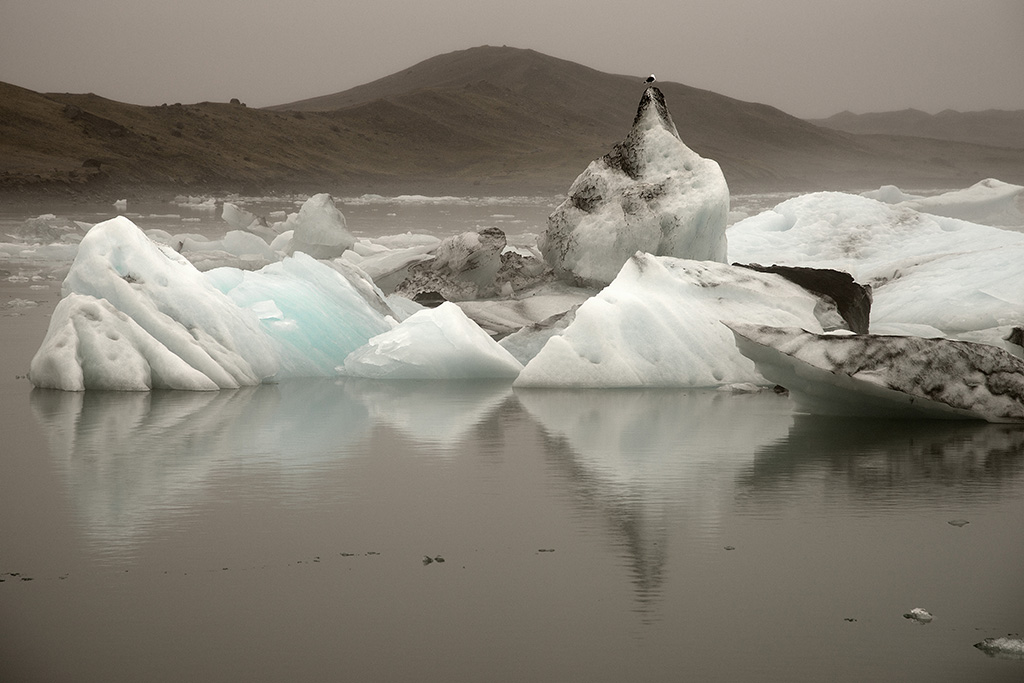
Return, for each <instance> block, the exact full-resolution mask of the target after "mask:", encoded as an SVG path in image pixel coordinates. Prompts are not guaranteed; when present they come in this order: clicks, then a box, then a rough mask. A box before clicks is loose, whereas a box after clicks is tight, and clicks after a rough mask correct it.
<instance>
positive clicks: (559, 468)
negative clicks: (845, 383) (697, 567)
mask: <svg viewBox="0 0 1024 683" xmlns="http://www.w3.org/2000/svg"><path fill="white" fill-rule="evenodd" d="M516 396H517V397H518V399H519V401H520V403H521V404H522V405H523V407H524V408H525V409H526V411H527V412H528V413H529V414H530V415H531V416H532V417H533V418H534V419H535V420H536V421H537V422H538V423H539V424H540V426H541V428H542V431H543V432H544V436H545V440H544V444H545V448H546V455H547V457H548V458H549V460H550V461H551V462H552V464H553V465H554V469H555V470H556V472H558V473H559V474H560V475H561V476H562V477H563V478H564V479H565V481H566V482H567V483H568V489H569V493H570V496H571V498H572V500H573V501H574V502H575V503H576V504H578V505H579V507H581V508H582V509H583V510H585V511H586V513H587V514H588V517H591V518H593V519H594V520H596V521H597V523H598V524H601V525H603V526H605V527H606V529H607V532H608V533H609V534H610V537H611V539H612V543H613V544H614V545H615V546H616V548H617V549H618V550H619V552H621V554H622V555H623V557H624V558H625V559H626V561H627V562H628V563H629V566H630V571H631V573H632V576H633V578H632V580H633V583H634V586H635V590H636V596H637V600H638V602H639V609H640V610H641V611H644V612H647V611H649V610H650V609H651V607H652V606H653V604H654V603H655V602H656V601H657V600H658V598H659V597H660V594H661V584H662V582H663V580H664V576H665V572H666V565H667V562H668V555H669V552H670V548H669V546H670V534H669V529H673V528H675V527H678V526H680V525H683V526H691V527H694V529H693V531H694V535H695V536H697V537H698V538H704V539H707V540H708V542H711V540H712V538H713V537H714V536H716V533H717V530H718V527H719V519H720V516H721V515H722V513H723V508H724V507H726V506H728V505H730V504H731V501H732V489H733V485H734V477H735V472H736V470H737V468H739V467H742V466H745V465H747V464H748V463H749V462H750V461H751V460H752V458H753V454H754V453H755V452H756V451H757V449H758V448H759V447H761V446H762V445H763V444H765V443H769V442H771V441H773V440H775V439H778V438H782V437H783V436H785V434H786V432H787V430H788V428H789V424H790V422H791V419H792V418H791V415H790V407H789V404H788V403H787V402H786V400H785V399H784V398H782V397H779V396H775V395H774V394H770V393H758V394H751V395H730V394H725V393H723V392H719V391H691V392H680V391H663V390H661V391H659V390H617V391H601V392H593V391H584V392H570V391H538V390H522V389H517V390H516ZM673 536H675V532H673ZM676 537H678V536H676ZM677 552H679V550H678V549H677ZM684 552H685V549H684Z"/></svg>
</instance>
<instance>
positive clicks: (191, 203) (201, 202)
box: [174, 195, 217, 211]
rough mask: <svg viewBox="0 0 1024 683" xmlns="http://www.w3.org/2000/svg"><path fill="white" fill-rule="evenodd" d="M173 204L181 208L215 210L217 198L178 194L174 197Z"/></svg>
mask: <svg viewBox="0 0 1024 683" xmlns="http://www.w3.org/2000/svg"><path fill="white" fill-rule="evenodd" d="M174 204H176V205H178V206H180V207H181V208H183V209H192V210H193V211H216V210H217V200H216V199H215V198H213V197H193V196H191V195H189V196H187V197H186V196H184V195H178V196H177V197H175V198H174Z"/></svg>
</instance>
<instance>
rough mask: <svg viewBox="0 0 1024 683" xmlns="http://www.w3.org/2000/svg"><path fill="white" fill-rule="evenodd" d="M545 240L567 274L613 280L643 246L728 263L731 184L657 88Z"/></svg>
mask: <svg viewBox="0 0 1024 683" xmlns="http://www.w3.org/2000/svg"><path fill="white" fill-rule="evenodd" d="M568 194H569V196H568V198H567V199H566V200H565V201H564V202H562V204H560V205H559V206H558V207H557V208H556V209H555V211H554V212H553V213H552V214H551V216H550V217H549V218H548V226H547V230H546V231H545V233H544V235H543V236H542V237H541V239H540V242H539V245H538V246H539V247H540V251H541V252H542V253H543V254H544V258H545V259H546V260H547V262H548V263H549V264H551V266H552V267H553V268H554V270H555V272H556V273H557V274H558V275H559V276H560V277H563V278H567V279H575V280H579V281H583V282H584V283H598V284H607V283H609V282H611V281H612V279H614V278H615V276H616V275H617V274H618V272H619V269H620V268H621V267H622V264H623V263H625V262H626V261H627V260H629V258H630V257H632V255H633V254H634V253H636V252H637V251H642V252H646V253H650V254H654V255H657V256H662V255H665V256H676V257H679V258H688V259H694V260H699V261H703V260H710V261H721V262H724V261H725V259H726V237H725V227H726V222H727V218H728V213H729V188H728V186H727V185H726V182H725V176H723V175H722V170H721V169H720V168H719V166H718V164H717V163H716V162H715V161H712V160H710V159H704V158H701V157H700V156H699V155H698V154H697V153H696V152H694V151H693V150H691V149H690V148H689V147H687V146H686V145H685V144H683V142H682V140H680V138H679V133H678V132H677V130H676V126H675V123H673V121H672V116H671V115H670V114H669V111H668V107H667V106H666V104H665V97H664V96H663V95H662V93H661V91H660V90H659V89H658V88H656V87H653V86H652V87H649V88H647V90H645V91H644V94H643V97H642V98H641V100H640V105H639V107H638V108H637V113H636V118H635V119H634V120H633V128H632V129H631V130H630V132H629V134H628V135H627V136H626V138H625V140H623V141H622V142H620V143H619V144H617V145H615V147H613V148H612V150H611V151H610V152H609V153H608V154H606V155H604V156H603V157H601V158H600V159H597V160H596V161H593V162H591V164H590V165H589V166H588V167H587V169H586V170H585V171H584V172H583V173H582V174H580V176H579V177H578V178H576V181H575V182H574V183H573V184H572V186H571V187H570V188H569V193H568Z"/></svg>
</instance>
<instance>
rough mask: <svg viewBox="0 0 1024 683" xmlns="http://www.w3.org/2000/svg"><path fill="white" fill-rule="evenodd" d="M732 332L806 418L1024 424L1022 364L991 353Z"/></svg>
mask: <svg viewBox="0 0 1024 683" xmlns="http://www.w3.org/2000/svg"><path fill="white" fill-rule="evenodd" d="M730 327H731V328H732V330H733V332H734V333H735V336H736V343H737V345H738V347H739V349H740V351H741V352H742V353H743V354H744V355H745V356H747V357H748V358H750V359H751V360H753V361H754V362H755V363H756V364H757V368H758V370H759V371H760V372H761V373H762V374H763V375H764V376H765V377H766V378H768V379H769V380H771V381H773V382H776V383H778V384H781V385H782V386H784V387H786V388H787V389H789V392H790V395H791V396H792V397H793V399H794V400H796V401H797V403H798V404H800V406H801V407H802V408H804V409H805V410H807V411H808V412H812V413H822V414H840V415H844V414H850V415H876V416H882V417H901V416H918V417H939V418H951V417H959V418H973V419H984V420H989V421H991V422H1024V360H1021V359H1019V358H1017V357H1016V356H1013V355H1012V354H1010V353H1008V352H1006V351H1004V350H1003V349H1000V348H997V347H994V346H989V345H987V344H974V343H970V342H963V341H955V340H950V339H924V338H921V337H902V336H878V335H853V336H823V335H819V334H812V333H810V332H807V331H806V330H802V329H799V328H782V327H771V326H759V325H750V324H741V323H730Z"/></svg>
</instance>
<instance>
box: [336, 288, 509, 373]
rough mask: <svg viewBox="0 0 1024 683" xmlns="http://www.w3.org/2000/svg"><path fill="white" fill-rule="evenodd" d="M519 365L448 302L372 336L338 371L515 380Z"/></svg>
mask: <svg viewBox="0 0 1024 683" xmlns="http://www.w3.org/2000/svg"><path fill="white" fill-rule="evenodd" d="M522 367H523V366H522V365H521V364H520V363H519V361H517V360H516V359H515V358H513V357H512V355H511V354H510V353H509V352H508V351H506V350H505V349H503V348H501V347H500V346H499V345H498V344H497V342H495V341H494V340H493V339H491V338H490V337H489V336H487V333H486V332H484V331H483V330H481V329H480V328H479V327H478V326H477V325H476V323H474V322H473V321H472V320H470V319H469V318H467V317H466V315H465V314H464V313H463V312H462V309H460V308H459V307H458V306H457V305H455V304H453V303H450V302H446V303H443V304H441V305H440V306H438V307H437V308H429V309H424V310H422V311H419V312H418V313H415V314H413V315H412V316H410V317H408V318H406V320H405V321H403V322H402V323H401V324H399V325H398V326H397V327H395V328H394V329H393V330H391V331H390V332H385V333H384V334H381V335H378V336H376V337H374V338H372V339H370V341H369V343H368V344H367V345H366V346H364V347H363V348H361V349H358V350H357V351H354V352H353V353H352V354H351V355H350V356H349V357H348V358H346V359H345V363H344V368H343V369H342V372H343V373H344V374H346V375H349V376H352V377H367V378H376V379H513V378H515V377H516V375H518V374H519V371H520V370H521V369H522Z"/></svg>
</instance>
